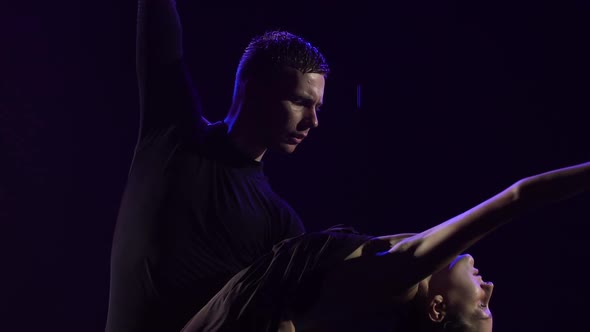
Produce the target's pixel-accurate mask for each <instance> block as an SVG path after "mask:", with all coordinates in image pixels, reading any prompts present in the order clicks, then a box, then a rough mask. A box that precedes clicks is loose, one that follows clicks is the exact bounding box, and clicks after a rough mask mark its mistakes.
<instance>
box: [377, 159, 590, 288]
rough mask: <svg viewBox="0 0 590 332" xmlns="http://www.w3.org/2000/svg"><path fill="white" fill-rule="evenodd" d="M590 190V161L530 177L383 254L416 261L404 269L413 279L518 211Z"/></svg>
mask: <svg viewBox="0 0 590 332" xmlns="http://www.w3.org/2000/svg"><path fill="white" fill-rule="evenodd" d="M587 190H590V162H586V163H582V164H578V165H574V166H570V167H564V168H560V169H556V170H553V171H549V172H545V173H541V174H537V175H533V176H530V177H526V178H524V179H522V180H520V181H517V182H516V183H514V184H513V185H512V186H510V187H508V188H506V189H505V190H503V191H501V192H500V193H498V194H497V195H495V196H493V197H491V198H489V199H488V200H486V201H484V202H482V203H480V204H479V205H477V206H475V207H473V208H471V209H469V210H467V211H466V212H464V213H462V214H460V215H458V216H456V217H454V218H451V219H450V220H447V221H445V222H443V223H441V224H439V225H437V226H434V227H432V228H430V229H428V230H426V231H424V232H421V233H418V234H416V235H414V236H410V237H407V238H405V239H403V240H402V241H400V242H399V243H397V244H396V245H395V246H393V247H392V249H391V250H389V252H388V254H387V255H383V256H382V258H383V259H385V260H387V259H395V260H397V262H399V259H400V257H399V256H401V258H402V260H401V261H407V262H410V261H411V262H412V263H411V269H408V270H407V271H404V273H403V274H402V275H403V276H404V278H408V279H407V280H404V281H403V282H404V283H407V284H413V283H415V282H418V281H419V280H421V279H423V278H424V277H426V276H428V275H430V274H432V273H434V272H436V271H438V270H440V269H441V268H443V267H444V266H446V265H448V264H449V263H450V262H451V260H452V259H454V258H455V257H456V256H457V255H459V254H460V253H462V252H463V251H465V250H466V249H468V248H469V247H470V246H472V245H473V244H474V243H476V242H477V241H479V240H480V239H481V238H483V237H484V236H486V235H487V234H489V233H490V232H492V231H494V230H495V229H497V228H498V227H500V226H502V225H503V224H505V223H507V222H508V221H510V220H511V219H513V218H514V217H517V216H519V215H522V214H523V213H525V212H527V211H530V210H533V209H537V208H541V207H543V206H546V205H548V204H551V203H554V202H557V201H561V200H564V199H567V198H569V197H572V196H574V195H577V194H579V193H582V192H584V191H587ZM532 228H534V226H532ZM532 231H534V229H533V230H532ZM388 256H389V257H388ZM396 256H397V257H396ZM382 263H383V262H382ZM387 266H388V264H386V263H384V264H383V265H382V267H385V268H386V267H387ZM392 273H397V274H396V276H397V277H398V278H399V276H400V274H399V269H398V270H397V271H392Z"/></svg>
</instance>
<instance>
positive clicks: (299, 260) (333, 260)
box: [182, 227, 371, 332]
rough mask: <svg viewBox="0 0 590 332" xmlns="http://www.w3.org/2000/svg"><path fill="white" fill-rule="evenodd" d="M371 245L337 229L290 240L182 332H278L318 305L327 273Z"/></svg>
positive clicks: (218, 296) (238, 276)
mask: <svg viewBox="0 0 590 332" xmlns="http://www.w3.org/2000/svg"><path fill="white" fill-rule="evenodd" d="M370 239H371V236H368V235H363V234H358V233H357V232H355V231H354V230H353V229H352V228H348V227H332V228H330V229H328V230H325V231H322V232H313V233H308V234H305V235H302V236H298V237H295V238H292V239H288V240H284V241H282V242H281V243H279V244H277V245H276V246H275V248H274V249H273V252H272V253H269V254H267V255H265V256H263V257H261V258H260V259H258V260H257V261H256V262H255V263H254V264H252V265H251V266H249V267H248V268H246V269H244V270H242V271H240V272H239V273H237V274H236V275H235V276H234V277H233V278H232V279H231V280H230V281H229V282H228V283H227V284H226V285H225V286H224V287H223V289H222V290H220V291H219V292H218V293H217V294H216V295H215V296H214V297H213V298H212V299H211V300H210V301H209V302H208V303H207V305H206V306H205V307H203V309H201V311H199V312H198V313H197V314H196V315H195V316H194V317H193V318H192V319H191V321H190V322H189V323H188V324H187V326H185V328H184V329H183V330H182V332H205V331H207V332H252V331H256V332H267V331H272V332H275V331H277V328H278V324H279V322H280V321H281V320H289V319H292V318H293V316H295V315H297V314H298V313H301V312H305V310H307V309H308V308H310V307H311V306H312V305H313V303H314V300H315V297H316V296H318V294H319V293H320V287H322V281H323V279H322V275H323V274H324V273H325V272H326V271H329V270H330V269H332V268H333V267H334V266H336V265H338V264H340V263H342V262H343V261H344V259H345V258H346V257H347V256H348V255H349V254H351V253H352V252H353V251H354V250H355V249H357V248H358V247H359V246H360V245H361V244H363V243H365V242H366V241H368V240H370Z"/></svg>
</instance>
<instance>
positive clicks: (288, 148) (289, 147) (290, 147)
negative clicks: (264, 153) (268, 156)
mask: <svg viewBox="0 0 590 332" xmlns="http://www.w3.org/2000/svg"><path fill="white" fill-rule="evenodd" d="M296 149H297V144H287V143H281V144H279V145H278V146H276V147H275V150H278V151H280V152H281V153H286V154H291V153H293V152H295V150H296Z"/></svg>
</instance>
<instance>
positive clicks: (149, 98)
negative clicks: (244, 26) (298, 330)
mask: <svg viewBox="0 0 590 332" xmlns="http://www.w3.org/2000/svg"><path fill="white" fill-rule="evenodd" d="M150 75H151V76H150V80H148V81H147V82H146V86H145V87H144V88H143V91H144V93H145V94H146V96H144V98H143V99H142V122H141V133H140V139H139V141H138V144H137V147H136V151H135V155H134V158H133V162H132V166H131V169H130V172H129V177H128V182H127V185H126V189H125V192H124V194H123V198H122V202H121V207H120V211H119V216H118V219H117V225H116V230H115V235H114V239H113V247H112V257H111V284H110V286H111V288H110V300H109V310H108V318H107V328H106V331H108V332H115V331H126V332H133V331H143V332H145V331H158V332H167V331H179V330H180V329H181V328H182V327H183V326H184V325H185V324H186V322H187V321H188V320H189V319H190V318H191V317H192V316H193V315H194V314H195V313H196V312H197V311H198V310H199V309H200V308H201V307H202V306H203V305H205V304H206V303H207V301H208V300H209V299H210V298H211V297H212V296H213V295H214V294H215V293H216V292H217V291H218V290H219V289H221V287H223V285H224V284H225V283H226V282H227V281H228V280H229V279H230V278H231V277H232V276H233V275H234V274H235V273H237V272H238V271H240V270H242V269H243V268H244V267H246V266H248V265H250V264H251V263H252V262H253V261H255V260H256V259H257V258H259V257H260V256H261V255H263V254H265V253H268V252H270V251H271V250H272V248H273V246H274V245H275V244H276V243H278V242H279V241H281V240H283V239H285V238H289V237H293V236H297V235H300V234H302V233H303V231H304V228H303V225H302V223H301V221H300V219H299V217H298V216H297V214H296V213H295V212H294V211H293V209H292V208H291V207H290V206H289V205H288V204H287V203H286V202H285V201H284V200H283V199H281V198H280V197H279V196H278V195H277V194H276V193H275V192H273V190H272V188H271V186H270V184H269V182H268V180H267V178H266V177H265V175H264V173H263V169H262V164H261V163H259V162H256V161H253V160H251V159H248V158H245V157H244V156H243V155H241V154H240V153H239V151H238V150H237V149H235V148H234V146H233V145H232V144H231V142H230V141H229V140H228V137H227V126H226V125H225V124H223V123H221V122H220V123H214V124H208V125H204V126H201V127H199V126H198V125H197V123H198V121H199V120H200V114H201V113H200V109H199V108H198V107H197V106H195V105H196V104H194V102H195V100H194V93H193V91H192V90H191V88H190V84H189V83H190V82H189V81H188V80H187V78H186V72H185V70H184V69H183V66H182V63H174V64H171V65H168V66H163V67H162V68H157V69H156V70H153V71H151V72H150Z"/></svg>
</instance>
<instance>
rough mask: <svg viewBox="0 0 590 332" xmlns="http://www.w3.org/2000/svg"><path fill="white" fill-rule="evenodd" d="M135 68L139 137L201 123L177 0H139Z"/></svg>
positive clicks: (190, 127)
mask: <svg viewBox="0 0 590 332" xmlns="http://www.w3.org/2000/svg"><path fill="white" fill-rule="evenodd" d="M136 70H137V79H138V85H139V95H140V110H141V122H140V137H145V136H148V135H150V134H153V133H154V132H155V131H156V132H157V131H159V130H162V129H164V130H165V129H166V128H169V127H172V126H177V127H182V128H183V129H186V130H189V131H190V130H198V129H199V128H200V127H202V124H203V123H204V119H202V112H201V106H200V103H199V100H198V98H197V96H196V92H195V91H194V88H193V84H192V82H191V79H190V77H189V74H188V72H187V70H186V68H185V67H184V63H183V50H182V26H181V23H180V18H179V16H178V12H177V10H176V1H174V0H139V1H138V8H137V40H136Z"/></svg>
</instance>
